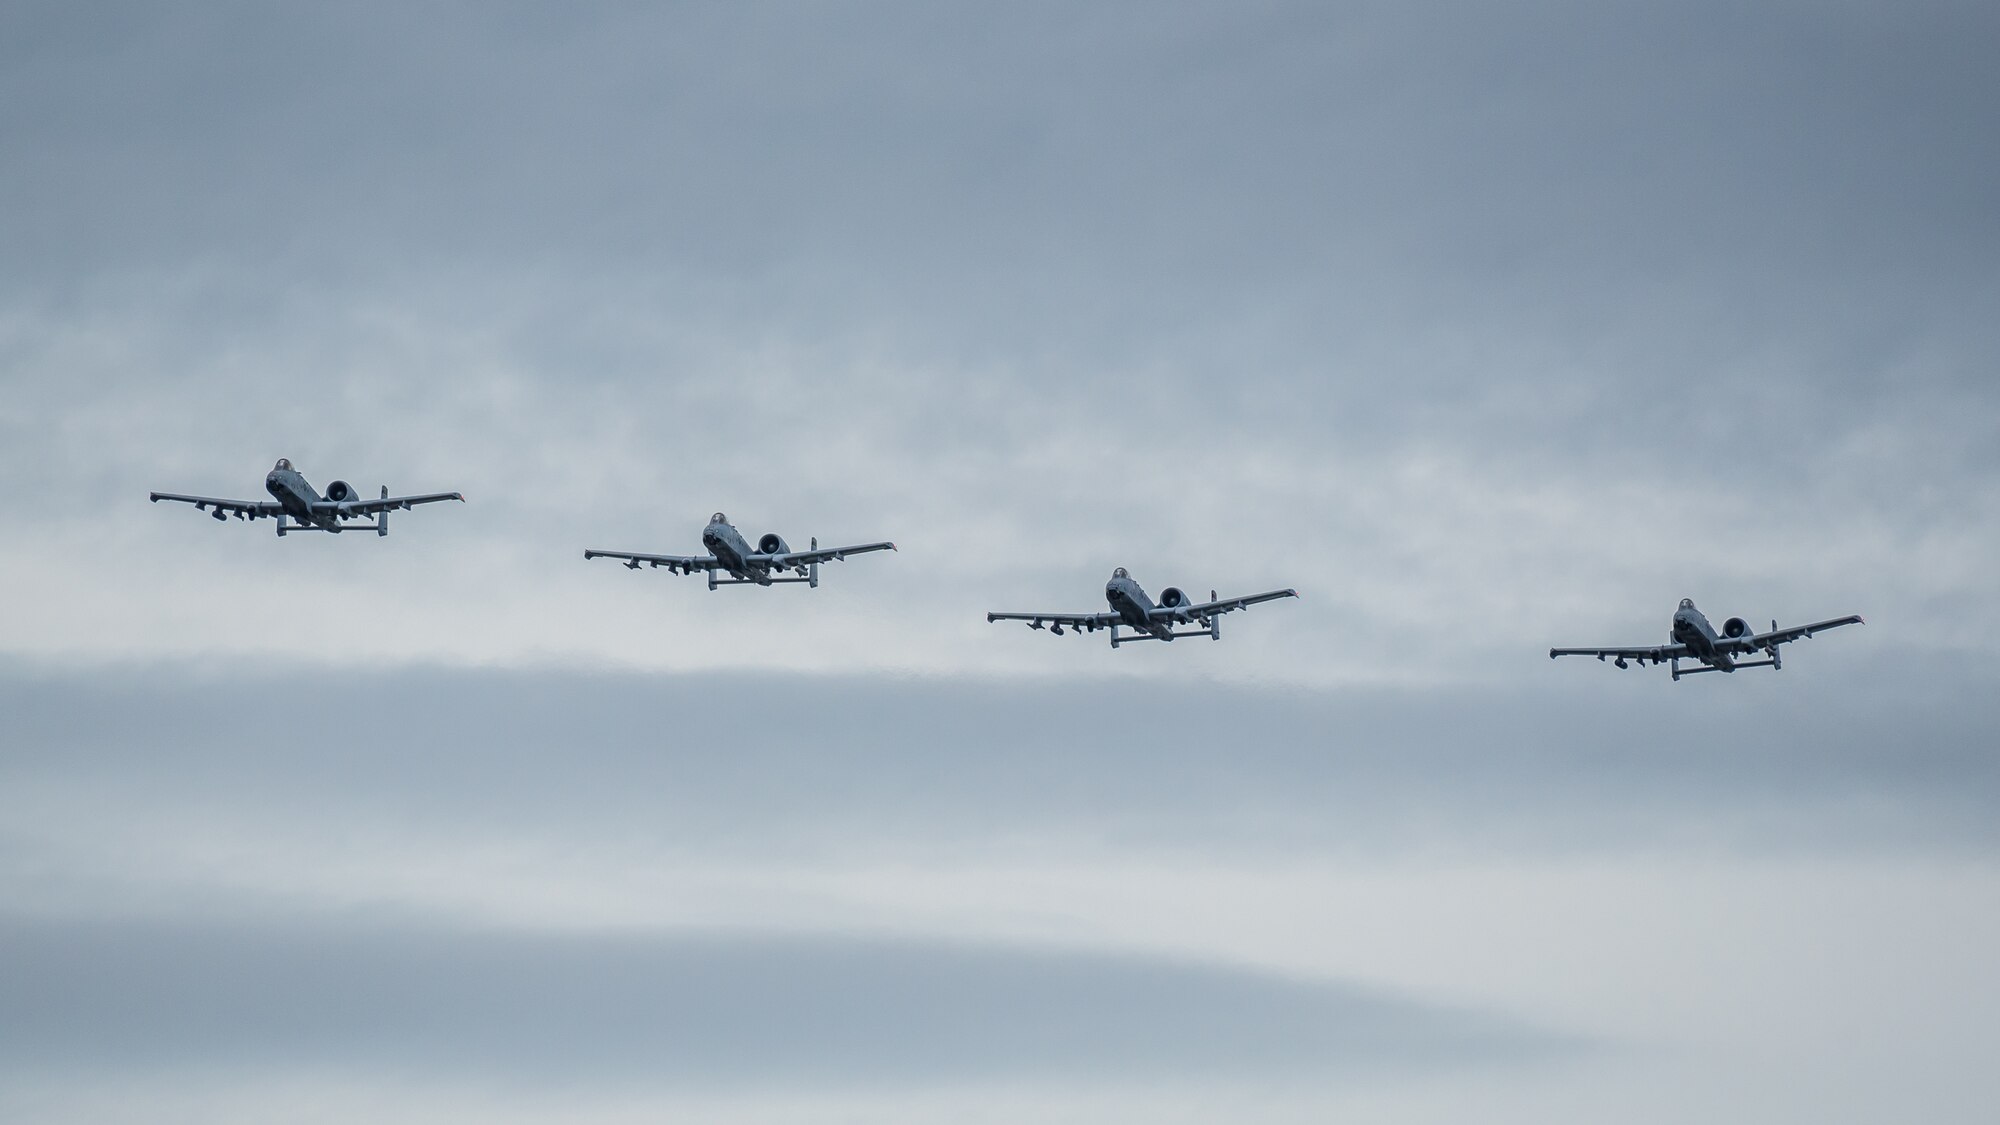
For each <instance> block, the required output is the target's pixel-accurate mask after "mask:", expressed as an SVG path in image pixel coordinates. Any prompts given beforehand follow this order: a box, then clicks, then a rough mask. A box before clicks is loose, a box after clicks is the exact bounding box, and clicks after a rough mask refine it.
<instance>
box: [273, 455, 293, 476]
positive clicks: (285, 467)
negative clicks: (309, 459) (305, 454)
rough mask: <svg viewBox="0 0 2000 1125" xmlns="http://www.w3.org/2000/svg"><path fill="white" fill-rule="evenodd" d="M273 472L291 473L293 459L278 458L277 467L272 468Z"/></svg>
mask: <svg viewBox="0 0 2000 1125" xmlns="http://www.w3.org/2000/svg"><path fill="white" fill-rule="evenodd" d="M271 471H272V472H274V473H289V472H291V471H292V459H291V458H289V457H280V458H278V463H277V464H276V465H273V466H271Z"/></svg>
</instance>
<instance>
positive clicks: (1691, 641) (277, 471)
mask: <svg viewBox="0 0 2000 1125" xmlns="http://www.w3.org/2000/svg"><path fill="white" fill-rule="evenodd" d="M264 491H266V492H268V493H270V494H271V499H269V500H229V499H224V498H220V497H215V496H184V495H181V494H180V493H175V492H155V493H152V494H151V495H152V500H153V502H154V503H158V502H159V501H161V500H175V501H179V502H181V503H186V504H193V505H194V506H195V509H196V510H197V511H206V512H208V513H209V514H210V515H212V516H213V517H214V518H216V519H218V520H226V519H228V518H229V517H230V516H232V515H234V516H235V517H236V518H237V519H240V520H258V519H265V518H271V519H274V520H275V521H276V523H277V530H278V534H279V535H284V534H286V533H287V532H290V531H326V532H332V533H335V534H338V533H340V532H342V531H373V532H374V533H375V534H377V535H387V534H389V513H390V512H393V511H397V510H402V511H408V510H410V509H411V508H414V507H415V506H417V505H418V504H435V503H437V502H439V501H441V500H458V501H461V502H463V501H464V500H465V496H464V494H463V493H458V492H426V493H422V494H419V495H415V496H391V495H389V489H388V488H387V487H386V486H384V487H383V489H382V493H381V495H380V496H378V497H375V498H373V499H365V498H363V497H362V496H361V494H360V493H358V492H357V491H355V489H354V487H353V486H352V485H350V484H348V483H347V482H346V481H344V480H337V481H334V482H333V483H332V484H329V485H327V487H326V494H325V495H324V496H322V495H321V494H320V493H319V492H318V491H317V490H316V489H314V488H313V486H312V485H310V484H308V483H307V482H306V478H305V477H304V476H302V475H300V473H299V471H298V470H297V469H294V468H293V467H292V463H291V462H290V461H289V460H286V459H284V458H279V459H278V463H277V464H276V465H275V466H273V467H272V469H271V471H270V472H269V473H268V474H266V475H265V477H264ZM351 520H372V521H373V522H372V523H354V524H350V523H349V521H351ZM701 544H702V546H703V547H706V548H707V549H708V552H709V553H708V554H706V555H649V554H641V553H638V552H632V551H598V550H587V551H585V552H584V553H583V557H584V558H586V559H618V560H620V561H622V562H623V563H624V564H625V565H626V566H627V567H628V568H630V569H632V570H637V569H639V568H640V567H641V566H646V567H652V568H656V569H657V568H659V567H666V568H667V572H668V573H670V574H694V573H696V572H700V573H702V574H705V575H706V576H707V577H708V588H709V589H711V590H713V589H715V588H716V587H718V586H733V585H757V586H770V585H774V584H776V583H780V582H804V583H807V584H808V585H810V586H814V587H817V586H818V585H819V564H820V563H822V562H830V561H831V562H837V561H839V560H841V559H845V558H846V557H847V556H849V555H860V554H866V553H868V552H870V551H893V550H895V549H896V545H895V544H894V543H889V542H882V543H857V544H854V545H852V546H847V547H821V546H820V545H819V540H818V539H814V540H812V542H811V546H810V547H809V548H808V549H807V550H804V551H794V550H792V548H791V546H790V544H788V543H786V542H785V540H784V538H783V537H782V536H779V535H777V534H775V533H773V534H769V535H765V536H764V537H763V538H762V539H759V540H758V541H757V545H756V547H755V548H754V549H753V548H752V547H751V545H750V542H749V540H747V539H745V538H743V534H742V533H741V532H739V531H737V530H736V528H735V527H733V526H731V525H730V523H729V520H728V518H727V517H725V516H724V515H723V514H722V513H721V512H717V513H715V515H714V516H712V517H710V518H709V521H708V526H707V527H706V528H704V529H702V533H701ZM718 572H726V573H727V574H729V576H730V577H728V578H720V577H718V576H717V575H718ZM1298 596H1299V592H1298V591H1297V590H1270V591H1267V592H1265V593H1262V594H1249V595H1245V596H1242V597H1234V598H1219V597H1217V596H1216V594H1215V591H1213V590H1210V591H1209V593H1208V600H1207V601H1205V602H1199V603H1196V602H1192V601H1191V599H1189V597H1188V596H1187V595H1186V594H1185V593H1183V592H1182V591H1181V590H1179V589H1178V588H1176V587H1172V586H1169V587H1167V588H1166V589H1164V590H1162V591H1160V600H1159V601H1158V602H1157V603H1156V602H1154V601H1153V599H1152V598H1151V597H1149V596H1147V594H1146V591H1145V589H1144V588H1143V587H1141V586H1140V585H1139V583H1137V582H1136V581H1134V580H1133V579H1132V576H1131V575H1130V574H1127V573H1126V572H1125V568H1124V567H1122V566H1121V567H1119V568H1118V569H1116V570H1114V571H1112V572H1111V580H1110V581H1108V582H1106V583H1105V584H1104V600H1105V601H1106V602H1107V603H1108V604H1109V605H1110V607H1111V609H1110V611H1109V612H1107V613H989V614H987V615H986V620H987V621H989V622H992V621H1025V622H1027V623H1028V627H1029V628H1031V629H1041V628H1044V627H1046V628H1048V630H1049V631H1050V632H1051V633H1054V634H1056V635H1057V636H1061V635H1062V634H1063V631H1064V628H1065V627H1067V628H1068V629H1069V630H1070V631H1072V632H1078V633H1083V632H1091V633H1095V632H1097V631H1098V630H1099V629H1108V630H1110V633H1111V647H1112V648H1114V649H1115V648H1117V647H1118V646H1119V645H1121V644H1130V643H1132V642H1133V641H1150V640H1160V641H1171V640H1173V639H1174V638H1175V637H1209V638H1211V639H1217V640H1219V639H1221V637H1222V629H1221V624H1220V620H1221V617H1222V615H1223V614H1225V613H1229V612H1231V611H1233V610H1238V609H1246V608H1248V607H1250V606H1253V605H1257V604H1260V603H1262V602H1269V601H1276V600H1278V599H1280V598H1296V597H1298ZM1861 623H1862V621H1861V618H1859V617H1857V616H1848V617H1836V618H1832V619H1830V620H1827V621H1815V622H1813V623H1812V624H1810V625H1794V626H1791V627H1789V628H1784V629H1780V628H1778V623H1777V622H1776V621H1773V622H1771V628H1770V631H1768V632H1764V633H1753V632H1752V631H1751V629H1750V625H1749V623H1748V622H1746V621H1744V620H1743V619H1742V618H1740V617H1732V618H1730V619H1729V620H1727V621H1725V622H1723V623H1722V631H1721V632H1720V633H1718V632H1717V631H1716V630H1715V628H1714V627H1713V626H1711V625H1710V624H1709V623H1708V618H1706V617H1704V616H1702V613H1701V611H1700V610H1698V609H1696V608H1695V607H1694V602H1693V601H1691V600H1689V599H1687V598H1682V599H1681V604H1680V608H1679V609H1677V610H1675V611H1674V618H1673V626H1672V630H1671V633H1670V634H1669V640H1668V643H1667V644H1664V645H1641V646H1638V647H1631V648H1552V649H1550V650H1549V659H1551V660H1553V659H1555V658H1556V657H1558V656H1595V657H1596V658H1597V659H1598V660H1600V661H1602V660H1605V659H1610V660H1612V661H1613V663H1614V664H1616V666H1617V667H1619V668H1624V667H1627V666H1628V664H1629V663H1630V662H1634V661H1636V662H1637V663H1638V664H1640V665H1641V666H1644V665H1645V663H1646V662H1647V661H1649V660H1650V661H1652V663H1653V665H1654V666H1655V667H1658V666H1659V665H1661V664H1667V665H1668V666H1669V667H1670V669H1671V672H1672V675H1673V678H1674V679H1675V680H1679V679H1680V678H1681V677H1682V676H1691V675H1694V674H1695V673H1697V672H1734V671H1735V670H1737V669H1738V668H1772V669H1777V668H1782V667H1783V666H1784V665H1783V663H1782V661H1781V659H1780V657H1779V655H1778V646H1780V645H1783V644H1788V643H1790V642H1792V641H1796V640H1799V639H1801V638H1805V637H1810V636H1812V635H1813V634H1815V633H1820V632H1824V631H1825V630H1828V629H1834V628H1838V627H1839V626H1842V625H1859V624H1861ZM1120 626H1123V627H1125V628H1127V629H1129V630H1131V635H1129V636H1124V637H1121V636H1119V634H1118V630H1119V627H1120ZM1759 654H1761V655H1762V656H1763V657H1764V659H1762V660H1755V659H1744V658H1745V657H1755V656H1758V655H1759ZM1683 660H1694V661H1698V662H1699V664H1700V666H1699V667H1695V668H1686V669H1683V668H1682V667H1681V665H1680V662H1681V661H1683Z"/></svg>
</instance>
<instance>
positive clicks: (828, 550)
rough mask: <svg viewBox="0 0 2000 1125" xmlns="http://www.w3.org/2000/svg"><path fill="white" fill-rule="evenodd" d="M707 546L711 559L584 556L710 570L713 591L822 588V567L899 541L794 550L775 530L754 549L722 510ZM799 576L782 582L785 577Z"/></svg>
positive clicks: (674, 569) (815, 544)
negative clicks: (724, 574)
mask: <svg viewBox="0 0 2000 1125" xmlns="http://www.w3.org/2000/svg"><path fill="white" fill-rule="evenodd" d="M701 545H702V546H704V547H707V548H708V550H709V553H708V554H706V555H642V554H636V553H633V552H628V551H597V550H589V551H585V552H584V553H583V557H584V558H586V559H620V560H622V561H623V562H624V563H625V566H626V567H627V568H628V569H631V570H637V569H639V568H640V567H641V566H651V567H661V566H664V567H666V568H667V571H668V573H670V574H693V573H694V572H695V571H698V570H699V571H705V572H707V574H708V588H709V589H711V590H713V589H715V588H716V587H717V586H742V585H749V584H755V585H758V586H770V585H774V584H776V583H779V582H804V583H807V584H808V585H811V586H814V587H817V586H818V585H819V564H821V563H823V562H826V561H828V560H835V561H838V560H840V559H844V558H846V557H847V556H849V555H860V554H866V553H867V552H869V551H893V550H895V549H896V545H895V544H894V543H857V544H855V545H854V546H851V547H822V546H820V545H819V540H818V539H817V538H815V539H813V541H812V548H811V549H810V550H806V551H794V550H792V548H791V546H790V545H789V544H787V543H786V542H785V540H784V537H783V536H781V535H779V534H778V533H777V532H770V533H768V534H766V535H765V536H764V537H763V538H762V539H759V540H757V549H756V550H754V551H753V550H751V549H750V543H749V541H748V540H746V539H744V538H743V533H742V532H740V531H737V530H736V528H735V527H733V526H731V525H730V522H729V517H728V516H725V515H723V514H722V513H721V512H717V513H715V514H714V515H713V516H710V517H709V519H708V526H707V527H705V528H703V529H702V531H701ZM719 570H722V571H728V572H729V573H730V574H731V575H733V577H730V578H717V577H716V576H715V574H716V571H719ZM787 573H789V574H791V575H793V577H789V578H781V577H779V575H783V574H787Z"/></svg>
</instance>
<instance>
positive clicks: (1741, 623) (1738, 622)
mask: <svg viewBox="0 0 2000 1125" xmlns="http://www.w3.org/2000/svg"><path fill="white" fill-rule="evenodd" d="M1722 635H1723V636H1725V637H1728V638H1730V639H1732V640H1734V639H1735V638H1738V637H1747V636H1749V635H1750V623H1749V622H1748V621H1745V620H1743V619H1742V618H1741V617H1732V618H1730V619H1729V620H1727V621H1724V622H1723V623H1722Z"/></svg>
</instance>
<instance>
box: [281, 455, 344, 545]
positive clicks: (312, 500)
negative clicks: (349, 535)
mask: <svg viewBox="0 0 2000 1125" xmlns="http://www.w3.org/2000/svg"><path fill="white" fill-rule="evenodd" d="M264 491H266V492H268V493H270V494H271V499H273V500H276V501H277V502H278V504H279V506H280V507H282V508H284V509H285V514H286V515H288V516H290V517H292V518H293V519H295V520H297V521H298V522H299V523H301V524H304V525H306V526H307V527H322V528H325V529H326V530H328V531H336V532H337V531H339V530H340V520H339V519H337V518H335V517H334V516H333V515H331V514H322V513H321V512H318V511H315V510H314V509H313V505H314V504H317V503H320V502H321V501H322V500H323V499H324V498H323V497H322V496H320V494H319V492H318V490H316V489H314V488H313V486H312V485H310V484H307V483H306V478H305V477H304V476H302V475H300V474H299V472H298V470H296V469H291V468H277V469H272V470H271V472H270V474H269V475H267V476H266V477H265V478H264Z"/></svg>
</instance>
